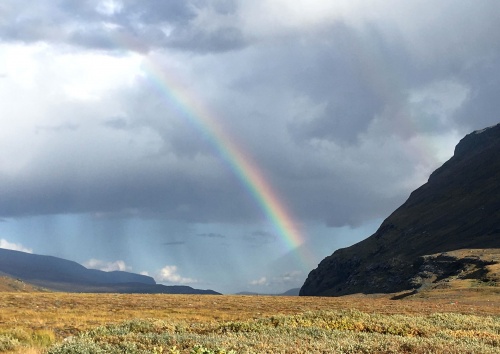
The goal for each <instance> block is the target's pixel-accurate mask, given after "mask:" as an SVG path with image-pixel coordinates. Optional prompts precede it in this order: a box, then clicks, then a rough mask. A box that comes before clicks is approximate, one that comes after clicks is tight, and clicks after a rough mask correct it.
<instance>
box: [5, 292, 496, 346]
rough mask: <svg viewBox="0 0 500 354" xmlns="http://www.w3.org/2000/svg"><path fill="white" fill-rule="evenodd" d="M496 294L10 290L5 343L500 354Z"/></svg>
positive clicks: (7, 300) (6, 299)
mask: <svg viewBox="0 0 500 354" xmlns="http://www.w3.org/2000/svg"><path fill="white" fill-rule="evenodd" d="M469 285H470V284H469ZM478 289H479V290H478ZM498 299H500V296H499V288H498V287H481V288H478V287H476V288H471V287H470V286H465V285H463V286H462V287H460V286H458V285H457V287H456V288H452V289H443V290H440V289H435V290H433V291H432V292H429V293H427V294H425V293H424V294H418V295H417V296H409V297H405V298H404V299H402V300H391V299H390V298H389V297H388V296H362V295H360V296H346V297H338V298H325V297H321V298H319V297H272V296H231V295H224V296H209V295H127V294H69V293H50V292H4V293H0V352H7V353H9V352H12V353H32V354H38V353H44V352H48V353H51V354H61V353H231V350H233V351H234V352H237V353H240V352H241V353H251V352H255V353H308V352H310V353H314V352H316V353H323V352H339V353H360V352H361V353H362V352H365V353H376V352H378V353H398V352H413V353H425V352H432V353H462V352H469V353H488V352H491V353H498V352H500V304H499V302H498ZM68 338H69V339H68ZM54 344H56V345H55V346H54ZM49 347H50V349H48V348H49Z"/></svg>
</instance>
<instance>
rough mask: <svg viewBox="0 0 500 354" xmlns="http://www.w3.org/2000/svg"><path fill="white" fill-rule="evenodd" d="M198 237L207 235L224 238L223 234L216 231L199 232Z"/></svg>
mask: <svg viewBox="0 0 500 354" xmlns="http://www.w3.org/2000/svg"><path fill="white" fill-rule="evenodd" d="M197 236H198V237H208V238H220V239H222V238H226V236H225V235H223V234H220V233H216V232H209V233H201V234H198V235H197Z"/></svg>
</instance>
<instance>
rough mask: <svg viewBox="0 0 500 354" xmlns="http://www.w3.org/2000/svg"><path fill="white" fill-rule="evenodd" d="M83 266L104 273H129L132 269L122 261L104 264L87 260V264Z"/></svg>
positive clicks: (95, 260) (103, 262) (99, 261)
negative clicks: (116, 271) (117, 271)
mask: <svg viewBox="0 0 500 354" xmlns="http://www.w3.org/2000/svg"><path fill="white" fill-rule="evenodd" d="M83 265H84V266H85V267H87V268H90V269H99V270H102V271H105V272H112V271H115V270H120V271H130V270H132V267H130V266H128V265H127V264H126V263H125V262H124V261H121V260H118V261H114V262H106V261H102V260H100V259H94V258H92V259H89V260H88V261H87V262H85V263H83Z"/></svg>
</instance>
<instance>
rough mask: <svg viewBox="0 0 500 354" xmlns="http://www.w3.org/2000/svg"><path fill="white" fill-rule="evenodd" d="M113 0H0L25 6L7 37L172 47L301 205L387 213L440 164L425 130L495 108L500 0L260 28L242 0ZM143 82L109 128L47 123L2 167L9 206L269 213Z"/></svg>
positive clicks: (283, 192)
mask: <svg viewBox="0 0 500 354" xmlns="http://www.w3.org/2000/svg"><path fill="white" fill-rule="evenodd" d="M109 4H111V3H109ZM116 4H117V5H116V7H113V6H112V5H109V7H108V8H106V7H105V5H104V2H97V1H85V2H84V1H81V2H80V1H78V2H77V1H75V2H53V1H40V2H36V3H34V4H33V6H32V7H30V6H26V5H25V3H24V2H22V3H21V2H14V1H11V2H3V3H2V5H0V9H1V10H2V11H5V12H6V13H7V14H9V18H10V19H15V20H10V21H7V20H5V19H3V20H0V21H2V23H1V24H2V26H0V27H1V29H0V36H1V38H2V40H3V41H7V40H16V41H25V42H32V41H42V40H43V41H47V42H49V43H56V44H57V43H68V44H73V45H78V46H81V47H80V48H78V50H82V51H85V50H86V49H88V48H90V49H105V50H106V49H116V47H117V46H119V44H118V43H119V42H120V40H122V41H126V44H122V46H124V47H122V49H124V48H127V47H128V48H132V49H134V50H136V51H138V52H141V53H142V54H143V55H146V54H145V53H146V52H147V54H148V55H150V54H151V53H152V52H153V53H154V54H157V57H155V58H154V61H155V62H162V60H164V61H166V62H172V61H176V62H175V65H172V66H171V67H167V68H166V69H165V71H166V72H168V71H169V70H171V71H174V72H176V73H177V72H178V73H179V76H181V77H183V79H184V80H185V81H186V82H188V84H187V85H186V86H187V87H190V88H191V86H192V87H194V88H195V89H196V90H198V91H199V92H202V93H203V94H205V96H203V95H200V99H201V100H203V101H205V103H206V105H207V106H210V108H212V106H213V107H215V109H214V111H216V112H218V113H220V114H218V115H217V116H216V117H215V118H216V119H217V120H218V122H219V123H221V124H222V125H224V126H225V127H227V130H228V131H229V132H230V133H231V137H232V138H234V141H235V142H237V144H238V146H241V147H242V148H243V150H244V151H248V154H249V155H250V156H251V157H252V158H253V159H255V161H256V164H257V165H258V166H259V168H261V170H262V173H263V175H264V176H265V177H266V178H267V179H268V181H269V182H270V184H271V185H272V186H273V188H274V189H275V191H276V193H277V194H278V195H279V196H280V197H281V199H282V200H283V203H284V204H286V205H287V206H288V207H289V209H290V210H291V211H292V213H293V214H294V215H295V216H296V217H297V219H298V220H307V221H310V220H312V221H320V222H324V223H327V224H328V225H331V226H341V225H346V224H347V225H359V224H361V223H363V222H364V221H366V220H368V219H372V218H379V217H383V216H386V215H387V214H388V212H390V211H392V210H394V208H395V207H397V206H398V205H399V204H401V203H402V202H403V201H404V199H405V198H406V197H407V196H408V194H409V192H410V191H411V190H412V189H413V188H415V187H417V186H418V185H419V184H420V183H422V182H423V181H425V174H426V173H430V172H431V170H432V169H433V168H436V167H437V165H436V162H435V161H427V160H426V158H427V157H426V156H421V155H423V153H425V152H427V151H429V149H427V150H424V149H423V150H424V151H423V152H422V153H421V152H420V151H419V150H418V148H419V147H420V145H419V144H421V145H424V144H426V142H425V141H424V142H419V141H418V139H419V138H420V139H424V138H425V139H435V140H434V141H437V142H438V143H440V141H441V140H442V139H441V138H440V137H441V136H445V137H446V136H447V135H449V134H451V133H453V132H456V134H457V136H459V135H463V134H465V133H467V132H469V131H470V130H472V129H479V128H482V127H485V126H489V125H492V124H495V123H497V122H498V120H499V119H500V118H499V113H498V112H500V106H499V103H498V102H499V100H497V99H496V96H497V93H498V92H499V89H500V74H499V71H498V67H499V66H500V59H499V58H500V39H499V33H500V21H498V20H497V18H496V16H497V14H498V13H499V11H498V10H499V5H498V4H499V3H498V2H483V3H481V4H480V5H477V4H476V5H475V6H474V7H473V8H472V9H471V8H469V6H468V5H464V4H457V3H456V2H443V3H442V4H443V5H440V6H436V7H435V8H434V7H433V6H430V7H429V8H428V9H424V8H425V6H423V7H421V8H419V11H410V13H411V16H402V17H401V18H397V19H394V18H391V17H390V16H391V14H392V12H390V11H389V12H387V13H384V12H383V11H382V13H383V15H381V16H382V18H381V19H368V20H366V21H365V22H364V23H363V25H356V24H353V22H355V21H350V20H349V18H344V19H335V20H331V21H329V22H326V23H321V25H318V26H316V25H315V23H312V24H311V25H310V27H308V28H299V29H295V27H294V26H290V28H292V29H284V30H283V31H282V32H279V33H277V34H276V33H274V32H273V31H274V30H275V28H274V27H276V28H279V27H280V26H279V24H278V23H277V24H276V25H275V26H269V25H268V27H266V28H263V29H262V32H261V33H260V34H259V33H251V32H252V30H251V26H250V27H246V26H244V25H243V24H242V23H238V22H237V21H235V20H234V19H235V18H238V16H240V18H244V16H245V14H240V13H238V11H240V10H241V9H240V8H239V7H238V6H237V2H231V1H216V2H198V1H180V0H179V1H162V2H161V1H122V2H117V3H116ZM120 4H121V5H120ZM99 6H101V7H99ZM103 6H104V7H103ZM404 6H406V5H399V7H404ZM396 7H397V6H396ZM396 10H398V9H395V12H396V13H397V11H396ZM433 11H435V12H433ZM431 13H432V14H434V16H430V14H431ZM275 15H277V14H275ZM383 16H387V19H386V18H384V17H383ZM254 21H257V20H255V19H254ZM249 22H251V21H249ZM257 22H258V21H257ZM298 22H299V23H300V21H298ZM263 26H264V25H263ZM285 27H286V26H285ZM249 28H250V29H249ZM268 32H269V34H267V33H268ZM262 33H264V34H262ZM259 36H260V37H259ZM248 38H252V39H253V41H252V42H250V41H249V40H248ZM172 48H175V50H174V51H171V49H172ZM156 49H162V50H157V51H156ZM169 50H170V51H169ZM148 51H149V52H148ZM193 52H195V54H200V53H201V54H204V53H207V52H211V53H212V54H213V55H193ZM2 81H4V80H2ZM133 81H134V82H133V87H131V88H127V89H123V92H120V95H121V96H120V97H119V98H117V99H116V102H117V104H116V105H117V106H118V107H119V108H118V109H117V112H112V113H110V114H107V115H104V117H111V118H104V119H100V120H99V129H97V128H96V129H94V130H93V129H90V128H85V127H81V128H80V129H78V130H77V131H71V134H73V135H72V136H71V137H68V136H69V133H70V132H69V131H67V132H66V133H68V136H66V137H65V140H61V141H53V140H50V139H52V138H53V137H52V136H51V138H50V139H48V141H49V142H46V141H45V142H44V144H46V145H43V144H40V145H38V146H42V148H41V149H40V150H37V151H36V154H34V157H33V160H32V161H28V163H26V164H25V165H22V164H21V167H23V168H24V169H22V170H21V173H19V174H18V175H16V174H15V173H7V172H6V173H4V174H2V175H0V182H1V183H0V184H1V185H2V189H0V200H1V203H0V215H5V216H12V215H28V214H51V213H54V214H57V213H78V212H102V213H118V214H119V213H123V215H141V216H158V217H163V218H168V219H178V220H188V221H197V222H221V221H241V220H257V219H259V220H260V219H262V218H263V212H262V211H261V210H260V209H259V206H258V202H257V201H256V200H255V199H254V198H253V197H251V196H250V193H249V191H248V190H247V189H245V188H246V187H245V182H241V181H239V180H238V177H237V176H236V175H235V174H234V172H233V170H232V168H233V166H231V165H230V163H229V164H228V163H226V162H224V159H223V158H221V156H220V154H219V152H218V151H217V148H216V147H215V146H214V142H213V141H212V140H211V138H212V137H210V136H207V135H206V133H204V132H203V131H200V129H197V127H195V126H193V124H190V123H188V122H187V120H186V119H185V117H183V116H182V112H179V111H182V109H183V107H181V108H180V109H179V107H177V106H175V102H174V104H172V102H169V101H168V99H166V98H165V96H164V95H162V94H159V93H158V88H157V87H156V85H155V84H154V83H152V82H150V80H148V79H147V78H144V77H142V78H141V77H138V78H134V80H133ZM65 115H68V116H69V115H77V116H78V121H82V122H84V121H87V120H90V119H91V117H93V116H94V115H95V114H94V112H91V113H89V114H87V115H84V114H83V113H80V111H79V110H78V109H74V108H73V107H72V106H71V107H70V108H68V109H67V111H66V112H65ZM47 127H49V128H50V127H52V126H47ZM53 128H57V127H56V126H54V127H53ZM44 130H47V129H45V128H44V126H42V129H40V131H39V132H40V134H41V133H48V131H44ZM49 130H50V129H49ZM52 130H54V129H52ZM201 130H203V128H201ZM59 133H61V134H60V135H62V134H63V133H64V132H63V131H62V130H59ZM52 135H54V134H52ZM74 135H76V137H75V136H74ZM436 137H437V138H436ZM453 138H454V137H453ZM412 139H414V140H417V142H412V141H411V140H412ZM412 144H413V145H412ZM431 153H435V152H434V151H430V152H429V154H431ZM422 170H423V171H424V172H425V173H423V175H424V176H418V178H416V177H415V176H416V175H417V174H418V173H421V172H420V171H422ZM8 172H9V171H8ZM134 212H135V213H136V214H134ZM202 235H203V237H216V235H218V234H210V233H209V234H202ZM202 235H200V237H202ZM221 236H223V235H221ZM217 237H218V236H217ZM273 237H275V236H273V235H271V234H266V233H263V234H259V233H255V234H251V235H248V236H247V239H248V240H250V241H252V242H254V243H256V244H263V243H265V242H272V241H273Z"/></svg>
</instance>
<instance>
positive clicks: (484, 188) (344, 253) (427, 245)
mask: <svg viewBox="0 0 500 354" xmlns="http://www.w3.org/2000/svg"><path fill="white" fill-rule="evenodd" d="M488 248H500V124H498V125H496V126H493V127H490V128H487V129H484V130H481V131H476V132H473V133H471V134H468V135H467V136H466V137H465V138H463V139H462V140H461V141H460V143H459V144H458V145H457V146H456V148H455V153H454V156H453V157H452V158H451V159H450V160H449V161H447V162H446V163H445V164H444V165H443V166H441V167H440V168H438V169H437V170H436V171H434V172H433V173H432V174H431V176H430V177H429V180H428V182H427V183H426V184H424V185H423V186H421V187H420V188H418V189H417V190H415V191H414V192H413V193H411V195H410V197H409V198H408V200H407V201H406V202H405V203H404V204H403V205H402V206H401V207H399V208H398V209H397V210H396V211H395V212H394V213H393V214H392V215H390V216H389V217H388V218H387V219H386V220H385V221H384V222H383V223H382V225H381V226H380V228H379V229H378V230H377V232H376V233H375V234H374V235H372V236H370V237H369V238H367V239H365V240H363V241H361V242H359V243H357V244H355V245H353V246H351V247H348V248H344V249H339V250H337V251H335V252H334V253H333V254H332V255H331V256H329V257H327V258H325V259H324V260H323V261H322V262H321V263H320V264H319V266H318V268H316V269H314V270H313V271H311V273H310V274H309V276H308V278H307V279H306V281H305V283H304V285H303V286H302V288H301V291H300V295H327V296H329V295H333V296H336V295H345V294H352V293H360V292H363V293H378V292H397V291H402V290H410V289H415V288H418V287H419V286H421V285H422V282H420V283H419V280H418V274H419V273H421V272H422V267H423V268H425V264H426V262H429V260H430V259H431V258H430V257H427V258H426V257H424V256H426V255H435V257H437V256H436V254H439V253H442V252H449V251H454V250H461V249H488ZM443 264H444V263H443ZM484 266H485V267H486V265H484ZM485 269H486V268H485ZM437 272H438V273H439V271H437ZM420 278H421V279H423V278H422V277H420Z"/></svg>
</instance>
